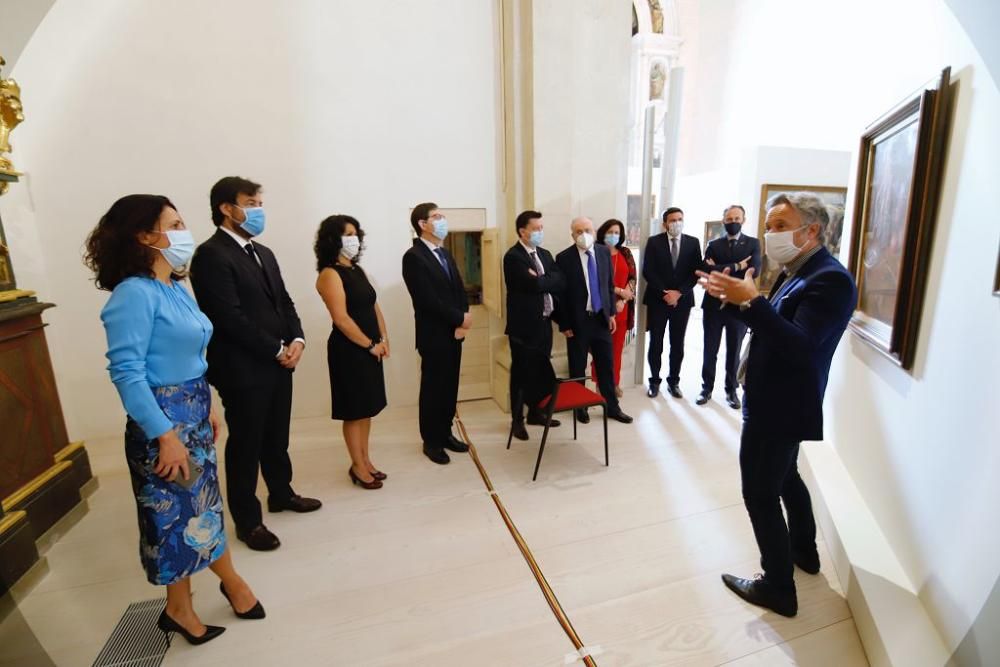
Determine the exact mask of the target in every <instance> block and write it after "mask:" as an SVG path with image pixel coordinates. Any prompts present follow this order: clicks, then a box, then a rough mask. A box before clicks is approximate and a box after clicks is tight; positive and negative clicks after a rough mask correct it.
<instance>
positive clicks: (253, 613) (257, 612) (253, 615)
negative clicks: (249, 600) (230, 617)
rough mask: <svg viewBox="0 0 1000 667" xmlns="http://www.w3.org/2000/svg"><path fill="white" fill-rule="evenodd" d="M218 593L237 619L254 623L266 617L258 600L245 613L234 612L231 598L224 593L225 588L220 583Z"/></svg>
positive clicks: (234, 607)
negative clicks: (220, 593)
mask: <svg viewBox="0 0 1000 667" xmlns="http://www.w3.org/2000/svg"><path fill="white" fill-rule="evenodd" d="M219 591H221V592H222V596H223V597H224V598H226V600H227V601H228V602H229V606H230V607H232V608H233V613H234V614H236V616H237V617H238V618H245V619H249V620H254V621H255V620H258V619H261V618H264V617H265V616H267V614H266V613H264V607H263V606H262V605H261V603H260V600H257V604H255V605H254V606H253V607H251V608H250V609H247V610H246V611H236V605H234V604H233V600H232V598H230V597H229V593H227V592H226V587H225V586H223V585H222V582H221V581H220V582H219Z"/></svg>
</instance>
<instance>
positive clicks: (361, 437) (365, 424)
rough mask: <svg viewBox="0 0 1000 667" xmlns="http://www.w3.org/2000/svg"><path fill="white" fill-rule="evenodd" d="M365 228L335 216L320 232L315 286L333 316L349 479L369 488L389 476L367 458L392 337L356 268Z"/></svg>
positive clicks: (333, 374) (334, 372)
mask: <svg viewBox="0 0 1000 667" xmlns="http://www.w3.org/2000/svg"><path fill="white" fill-rule="evenodd" d="M363 239H364V232H362V231H361V223H359V222H358V221H357V220H355V219H354V218H352V217H351V216H349V215H331V216H330V217H329V218H327V219H326V220H324V221H323V222H322V223H320V226H319V231H318V232H317V233H316V245H315V247H314V250H315V251H316V270H317V271H319V277H318V278H317V279H316V290H317V291H318V292H319V294H320V296H321V297H323V303H325V304H326V308H327V310H329V311H330V317H331V318H332V319H333V331H331V332H330V339H329V340H328V341H327V360H328V363H329V366H330V395H331V402H332V407H333V410H332V412H333V418H334V419H340V420H343V422H344V442H346V443H347V451H348V453H349V454H350V455H351V467H350V469H349V470H348V471H347V473H348V475H350V478H351V481H352V482H354V483H355V484H358V485H360V486H362V487H363V488H366V489H378V488H381V487H382V481H383V480H385V479H386V474H385V473H383V472H380V471H379V469H378V468H376V467H375V465H374V464H373V463H372V461H371V458H369V456H368V436H369V434H370V433H371V426H372V417H374V416H375V415H377V414H378V413H380V412H381V411H382V409H383V408H384V407H385V404H386V402H385V377H384V376H383V374H382V360H383V359H387V358H388V357H389V338H388V336H387V335H386V331H385V320H384V319H383V318H382V311H381V310H380V309H379V307H378V304H377V303H375V289H374V288H373V287H372V285H371V283H370V282H368V276H366V275H365V272H364V270H363V269H362V268H361V267H360V266H358V259H360V256H361V241H362V240H363Z"/></svg>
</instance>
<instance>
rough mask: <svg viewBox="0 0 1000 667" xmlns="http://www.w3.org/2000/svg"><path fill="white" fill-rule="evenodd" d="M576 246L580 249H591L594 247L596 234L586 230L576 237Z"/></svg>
mask: <svg viewBox="0 0 1000 667" xmlns="http://www.w3.org/2000/svg"><path fill="white" fill-rule="evenodd" d="M576 247H577V248H579V249H580V250H590V249H591V248H593V247H594V235H593V234H591V233H590V232H584V233H582V234H580V235H579V236H577V237H576Z"/></svg>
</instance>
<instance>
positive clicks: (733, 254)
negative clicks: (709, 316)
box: [701, 234, 760, 310]
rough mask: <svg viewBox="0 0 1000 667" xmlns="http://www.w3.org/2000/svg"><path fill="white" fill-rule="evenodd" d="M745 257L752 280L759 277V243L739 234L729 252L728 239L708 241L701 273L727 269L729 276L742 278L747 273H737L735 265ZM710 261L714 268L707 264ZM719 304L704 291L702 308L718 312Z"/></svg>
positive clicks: (744, 271) (745, 271) (744, 270)
mask: <svg viewBox="0 0 1000 667" xmlns="http://www.w3.org/2000/svg"><path fill="white" fill-rule="evenodd" d="M747 257H749V258H750V263H749V266H748V267H747V268H750V267H753V275H754V278H756V277H758V276H760V241H758V240H757V239H755V238H754V237H752V236H747V235H746V234H740V237H739V238H738V239H736V245H735V246H734V247H733V250H732V251H730V250H729V238H728V237H726V236H723V237H722V238H721V239H715V240H713V241H710V242H709V244H708V247H707V248H705V262H706V263H705V265H704V266H703V267H702V271H707V272H709V273H710V272H712V271H722V270H723V269H729V275H731V276H734V277H736V278H743V277H744V276H745V275H746V273H747V269H743V270H742V271H738V270H737V269H736V265H737V264H739V263H740V262H742V261H743V260H744V259H746V258H747ZM710 259H711V260H712V261H713V262H715V266H712V265H710V264H708V263H707V262H708V260H710ZM721 304H722V302H721V301H719V300H718V299H716V298H715V297H714V296H712V295H710V294H709V293H708V290H705V298H703V299H702V300H701V307H702V308H715V309H716V310H718V309H719V308H721V307H722V305H721Z"/></svg>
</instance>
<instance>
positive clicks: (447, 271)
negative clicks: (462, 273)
mask: <svg viewBox="0 0 1000 667" xmlns="http://www.w3.org/2000/svg"><path fill="white" fill-rule="evenodd" d="M434 254H435V255H436V256H437V258H438V261H439V262H440V263H441V268H442V269H444V274H445V275H446V276H448V277H449V278H451V269H450V268H448V258H447V257H446V256H445V254H444V248H435V249H434Z"/></svg>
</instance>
